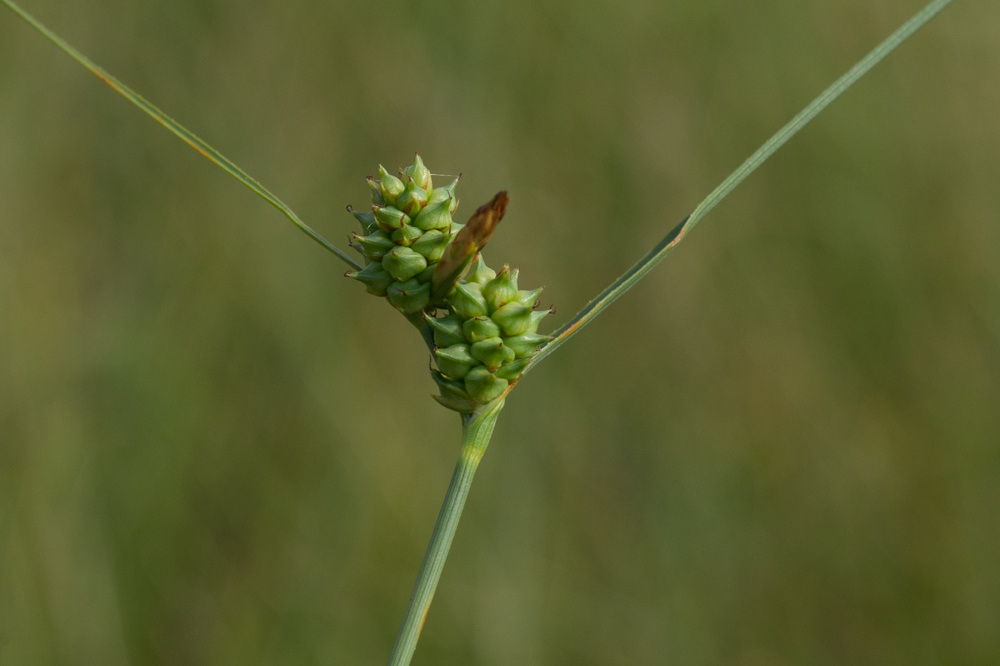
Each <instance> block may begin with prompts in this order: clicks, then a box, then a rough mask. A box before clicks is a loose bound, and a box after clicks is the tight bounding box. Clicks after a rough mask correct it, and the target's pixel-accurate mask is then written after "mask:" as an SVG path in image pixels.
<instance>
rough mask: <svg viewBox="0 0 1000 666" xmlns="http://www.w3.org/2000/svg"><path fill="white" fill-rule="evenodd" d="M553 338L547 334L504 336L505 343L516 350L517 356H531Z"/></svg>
mask: <svg viewBox="0 0 1000 666" xmlns="http://www.w3.org/2000/svg"><path fill="white" fill-rule="evenodd" d="M551 339H552V338H551V337H549V336H547V335H538V334H537V333H522V334H521V335H515V336H513V337H509V338H504V339H503V343H504V344H505V345H507V346H508V347H510V348H511V349H513V350H514V354H515V355H516V356H517V358H531V357H532V356H534V355H535V353H536V352H537V351H538V348H539V347H541V346H542V345H543V344H545V343H546V342H548V341H549V340H551Z"/></svg>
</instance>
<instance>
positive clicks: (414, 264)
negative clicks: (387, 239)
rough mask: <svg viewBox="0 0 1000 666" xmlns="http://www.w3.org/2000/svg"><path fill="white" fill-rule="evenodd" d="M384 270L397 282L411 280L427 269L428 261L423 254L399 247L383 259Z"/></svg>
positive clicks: (390, 251)
mask: <svg viewBox="0 0 1000 666" xmlns="http://www.w3.org/2000/svg"><path fill="white" fill-rule="evenodd" d="M382 268H384V269H385V272H386V273H388V274H389V275H391V276H392V277H394V278H396V279H397V280H400V281H402V280H409V279H410V278H412V277H416V276H417V275H418V274H419V273H420V272H421V271H423V270H424V269H425V268H427V260H426V259H424V257H423V255H422V254H420V253H418V252H414V251H413V250H411V249H410V248H408V247H401V246H399V245H397V246H396V247H394V248H392V249H391V250H389V251H388V252H386V253H385V256H384V257H382Z"/></svg>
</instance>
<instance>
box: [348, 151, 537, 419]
mask: <svg viewBox="0 0 1000 666" xmlns="http://www.w3.org/2000/svg"><path fill="white" fill-rule="evenodd" d="M368 184H369V186H370V187H371V190H372V200H373V205H372V210H371V211H370V212H369V211H365V212H358V211H355V210H353V209H350V208H349V210H351V212H352V213H353V214H354V216H355V217H356V218H357V219H358V221H359V222H361V226H362V229H363V231H364V234H363V235H359V234H354V236H353V240H352V246H354V247H355V248H356V249H358V250H359V251H360V252H361V253H362V254H363V255H364V257H365V261H366V264H367V265H366V266H365V268H364V269H362V270H359V271H351V272H349V273H347V275H348V276H349V277H352V278H354V279H356V280H359V281H360V282H362V283H364V284H365V286H366V288H367V289H368V291H369V292H370V293H372V294H375V295H376V296H385V297H386V298H387V299H388V301H389V302H390V303H391V304H392V305H393V306H394V307H396V309H398V310H400V311H401V312H402V313H403V314H405V315H408V317H409V318H410V320H411V321H415V323H418V322H420V318H421V317H422V319H423V325H424V326H425V333H426V334H427V337H428V339H430V338H433V342H434V350H433V356H434V358H433V360H434V363H435V365H436V366H437V368H436V369H432V370H431V374H432V376H433V378H434V381H435V382H436V383H437V385H438V388H439V389H440V395H436V396H434V398H435V399H436V400H437V401H438V402H439V403H441V404H442V405H444V406H445V407H447V408H449V409H452V410H455V411H457V412H462V413H469V412H473V411H475V410H476V408H477V407H479V406H481V405H483V404H485V403H487V402H489V401H491V400H494V399H496V398H498V397H499V396H500V395H502V394H503V393H504V391H506V390H507V389H508V387H509V386H511V385H512V384H514V383H515V382H517V380H518V379H520V377H521V375H523V374H524V371H525V369H526V368H527V366H528V362H529V359H530V358H531V357H532V356H534V355H535V354H536V353H537V352H538V350H539V348H540V347H541V345H543V344H544V343H546V342H548V341H549V340H551V338H550V337H549V336H546V335H540V334H539V333H538V326H539V324H540V323H541V321H542V319H544V318H545V316H546V315H548V314H549V312H550V311H549V310H536V309H535V308H536V307H537V305H538V297H539V295H540V294H541V291H542V290H541V289H535V290H530V291H526V290H521V289H518V285H517V278H518V271H517V269H514V270H511V269H510V267H509V266H504V267H503V269H502V270H501V271H500V272H499V273H497V272H496V271H494V270H492V269H490V268H489V267H488V266H487V265H486V263H485V261H483V258H482V255H478V254H477V255H476V258H475V261H474V262H473V263H472V265H471V268H470V270H469V272H468V274H467V275H466V276H465V277H464V278H462V279H459V280H457V282H455V283H454V285H453V286H452V287H451V288H450V290H448V291H447V296H446V297H445V298H444V299H443V300H442V299H440V296H438V297H437V298H438V300H437V301H436V302H434V303H432V302H431V296H432V287H433V286H434V285H433V284H432V283H433V278H434V272H435V269H436V268H437V266H438V263H439V262H440V261H441V259H442V257H444V256H445V251H446V250H447V249H448V246H449V244H450V243H451V242H452V241H453V240H454V239H455V237H456V235H457V234H458V232H459V231H461V229H462V228H463V226H464V225H461V224H457V223H455V222H454V221H453V220H452V217H451V216H452V213H454V212H455V209H456V207H457V206H458V199H457V198H456V196H455V188H456V186H457V184H458V179H457V178H456V179H455V180H453V181H452V182H451V183H449V184H448V185H447V186H445V187H440V188H436V189H435V188H434V187H433V182H432V179H431V174H430V171H428V169H427V167H426V166H424V163H423V161H422V160H421V159H420V155H417V156H416V158H415V159H414V162H413V165H412V166H409V167H407V168H405V169H402V170H401V171H400V174H399V177H396V176H393V175H391V174H390V173H388V172H387V171H386V170H385V169H384V168H383V167H381V166H380V167H379V177H378V178H375V177H369V178H368ZM471 229H472V227H470V230H471ZM457 247H462V245H461V244H460V245H458V246H457ZM477 247H479V246H477ZM474 249H475V248H474ZM442 268H443V267H442ZM443 272H444V273H448V271H447V270H446V269H445V270H443ZM440 279H441V278H440V276H439V277H438V280H440ZM445 288H446V289H447V286H446V287H445ZM438 293H439V294H440V293H441V292H438Z"/></svg>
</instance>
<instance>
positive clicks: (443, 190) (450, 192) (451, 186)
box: [427, 176, 461, 213]
mask: <svg viewBox="0 0 1000 666" xmlns="http://www.w3.org/2000/svg"><path fill="white" fill-rule="evenodd" d="M459 178H461V176H459ZM457 186H458V178H456V179H455V180H453V181H451V182H450V183H448V184H447V185H445V186H444V187H436V188H434V189H433V190H431V191H430V192H429V193H428V194H427V205H428V206H430V205H431V204H436V203H441V202H442V201H447V200H448V199H451V203H449V204H448V212H449V213H454V212H455V209H456V208H458V199H457V198H456V197H455V188H456V187H457Z"/></svg>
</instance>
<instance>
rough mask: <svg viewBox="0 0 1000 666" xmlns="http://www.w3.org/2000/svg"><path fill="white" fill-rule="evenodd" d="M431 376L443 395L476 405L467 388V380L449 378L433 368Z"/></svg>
mask: <svg viewBox="0 0 1000 666" xmlns="http://www.w3.org/2000/svg"><path fill="white" fill-rule="evenodd" d="M431 377H432V378H433V379H434V383H435V384H437V387H438V390H440V391H441V397H444V398H454V399H458V400H464V401H467V402H469V403H470V404H471V405H472V406H473V407H475V401H474V400H473V399H472V397H471V396H470V395H469V393H468V392H467V391H466V390H465V382H463V381H462V380H460V379H457V380H456V379H448V378H447V377H445V376H444V375H443V374H441V373H440V372H438V371H437V370H431Z"/></svg>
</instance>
